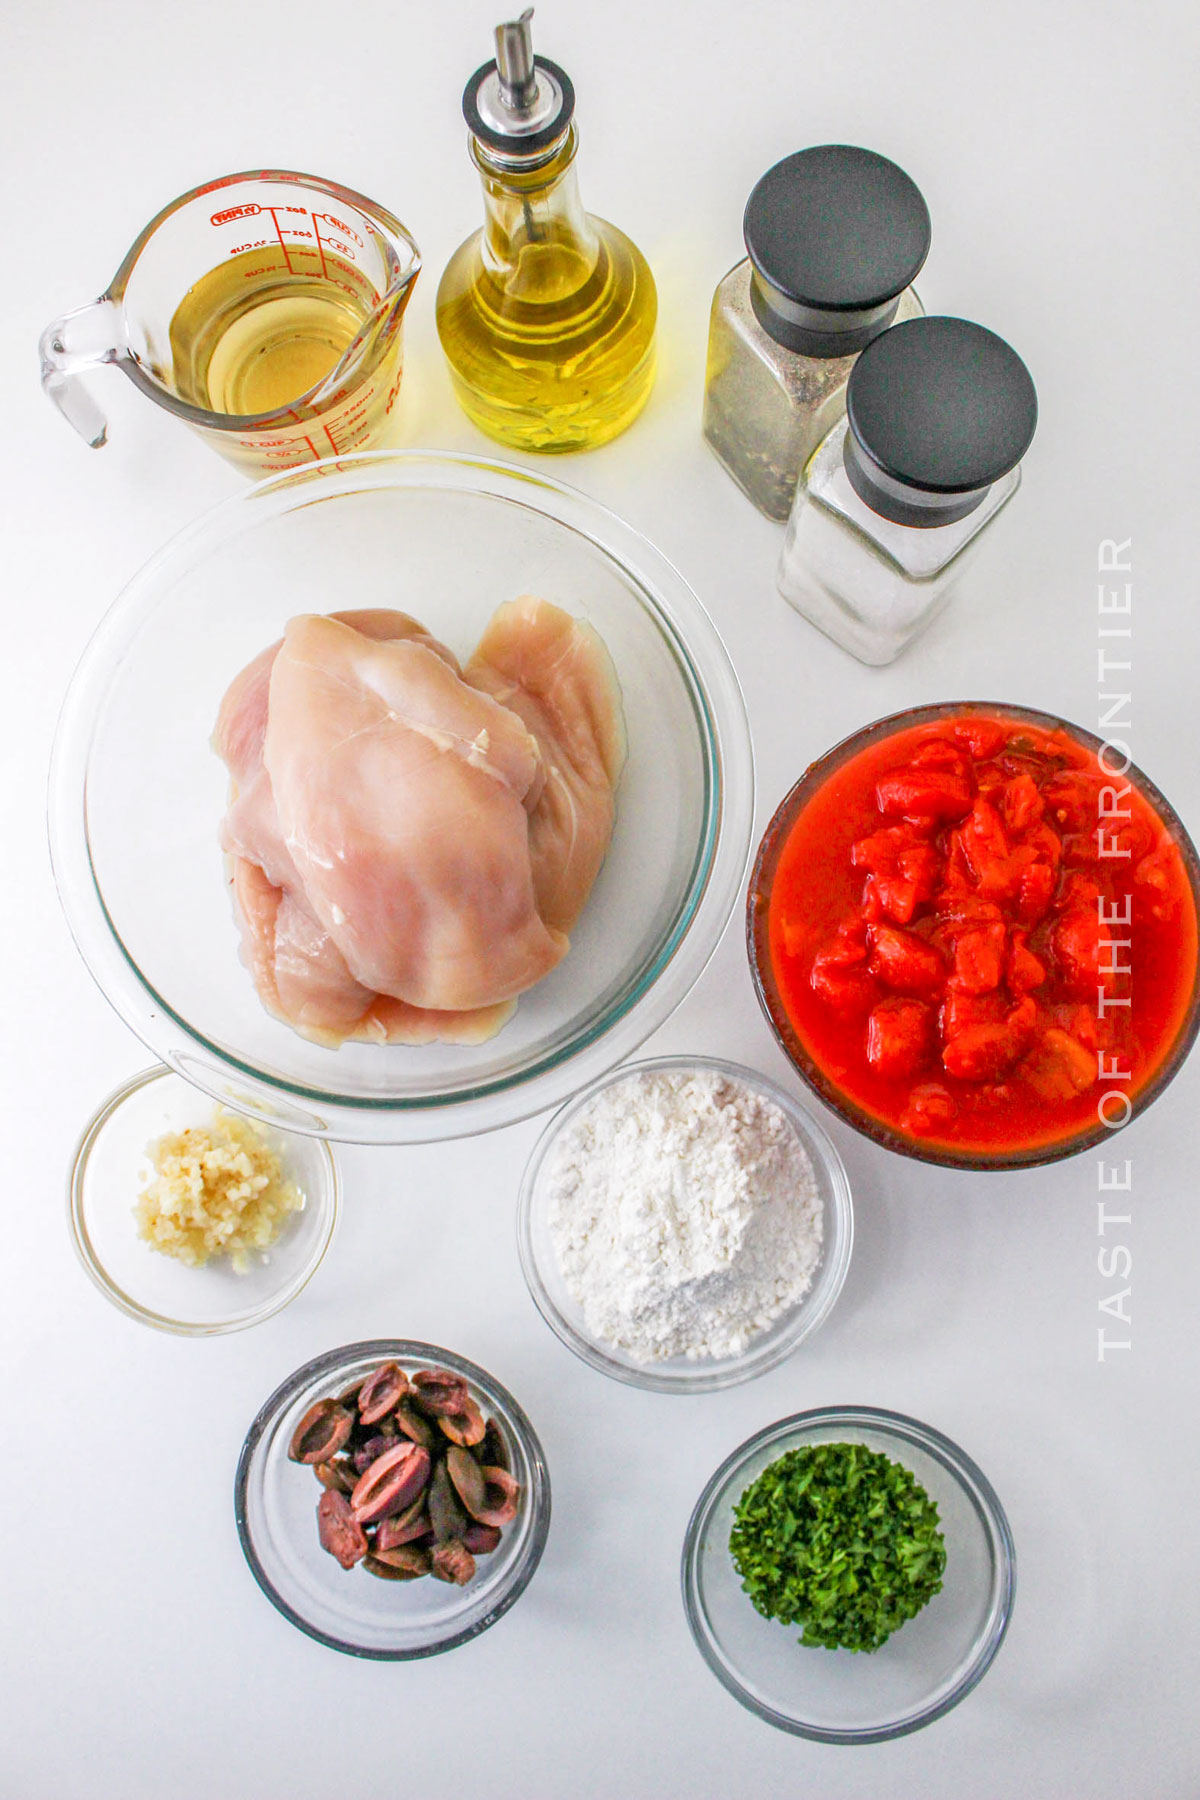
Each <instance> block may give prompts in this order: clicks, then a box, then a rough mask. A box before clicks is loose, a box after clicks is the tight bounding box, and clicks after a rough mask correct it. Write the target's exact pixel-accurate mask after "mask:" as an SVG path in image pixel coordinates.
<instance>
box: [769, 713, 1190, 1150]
mask: <svg viewBox="0 0 1200 1800" xmlns="http://www.w3.org/2000/svg"><path fill="white" fill-rule="evenodd" d="M975 714H981V715H984V716H988V717H1000V718H1004V717H1009V718H1012V719H1015V720H1017V721H1019V722H1021V723H1026V724H1030V725H1035V726H1038V727H1039V728H1040V729H1042V730H1055V731H1061V732H1064V733H1065V734H1066V735H1067V736H1068V737H1071V738H1073V739H1075V740H1076V741H1077V742H1078V743H1080V744H1081V745H1082V746H1083V747H1084V748H1085V749H1089V750H1092V751H1097V750H1099V749H1101V748H1102V747H1103V746H1104V744H1105V743H1107V742H1109V741H1111V740H1108V739H1105V738H1101V737H1097V736H1096V734H1095V733H1094V732H1091V731H1088V730H1087V729H1086V727H1084V726H1082V725H1076V724H1074V723H1073V722H1072V721H1071V720H1070V719H1064V718H1062V717H1060V716H1059V715H1058V714H1056V713H1047V712H1042V711H1039V710H1038V709H1037V708H1036V707H1031V706H1018V705H1016V704H1014V703H1013V702H1011V701H1000V700H962V701H950V700H940V701H934V702H929V703H927V704H924V705H921V706H909V707H905V708H903V709H902V710H901V711H899V712H894V713H889V714H887V715H886V716H885V717H884V718H881V719H875V720H873V721H872V722H871V723H870V724H868V725H863V726H860V727H859V728H858V730H856V731H852V732H850V733H849V734H848V736H846V737H844V738H842V739H841V740H840V741H839V742H838V743H836V744H834V745H833V747H832V749H829V750H827V751H825V753H824V755H822V756H819V757H818V758H817V759H816V761H815V762H813V763H810V764H809V766H808V768H807V769H806V770H805V771H804V773H803V774H802V775H801V776H800V778H799V780H797V781H796V782H794V783H793V784H792V786H791V787H790V788H789V789H788V791H787V793H786V794H785V795H784V797H783V799H782V800H781V801H780V802H779V805H778V806H777V807H776V808H775V811H774V812H773V813H772V815H771V818H770V820H769V822H768V824H767V826H766V829H765V830H764V832H763V834H762V837H761V839H760V841H759V845H758V849H757V850H756V852H755V854H754V861H753V865H752V867H751V871H750V882H749V886H748V888H747V892H746V954H747V958H748V960H749V963H750V974H751V979H752V980H753V983H754V991H755V994H756V995H757V997H758V1003H759V1006H760V1007H761V1009H762V1012H763V1015H764V1017H765V1018H766V1021H767V1023H768V1025H769V1026H770V1027H771V1030H772V1032H773V1033H774V1036H775V1039H776V1042H777V1043H778V1044H779V1046H780V1048H781V1049H782V1050H783V1052H784V1054H785V1055H786V1057H787V1059H788V1061H789V1062H790V1063H791V1065H792V1067H793V1068H794V1069H795V1071H796V1073H797V1074H798V1075H799V1076H800V1077H801V1079H802V1080H803V1081H804V1082H805V1083H806V1084H807V1085H808V1086H809V1087H810V1088H811V1089H812V1091H813V1093H814V1094H816V1096H817V1097H818V1099H820V1100H822V1101H824V1103H825V1105H826V1106H828V1107H829V1109H830V1110H831V1111H832V1112H833V1113H835V1114H836V1115H837V1117H838V1118H840V1119H842V1120H843V1121H844V1122H845V1123H846V1124H847V1125H850V1126H852V1127H853V1128H854V1130H855V1131H857V1132H860V1133H861V1134H862V1136H863V1137H866V1138H869V1139H870V1140H871V1141H872V1142H873V1143H876V1144H880V1145H881V1146H882V1147H883V1148H884V1149H885V1150H892V1151H895V1152H896V1154H897V1155H899V1156H907V1157H911V1158H912V1159H913V1160H914V1161H916V1162H923V1163H932V1164H936V1165H937V1166H939V1167H941V1168H947V1169H970V1170H972V1171H975V1172H979V1173H984V1172H987V1171H990V1170H1009V1169H1032V1168H1040V1167H1044V1166H1045V1164H1047V1163H1053V1162H1061V1161H1063V1160H1064V1159H1065V1158H1066V1157H1069V1156H1076V1155H1078V1154H1079V1153H1080V1152H1081V1151H1084V1150H1091V1149H1095V1148H1096V1147H1097V1146H1098V1145H1100V1144H1106V1143H1110V1142H1111V1141H1112V1139H1113V1137H1114V1136H1115V1135H1116V1132H1115V1130H1114V1129H1113V1128H1111V1127H1109V1126H1107V1125H1103V1124H1101V1123H1100V1122H1099V1120H1096V1121H1095V1122H1094V1123H1092V1124H1089V1125H1086V1126H1084V1127H1081V1128H1080V1129H1079V1130H1078V1131H1076V1132H1075V1133H1073V1134H1072V1135H1070V1136H1068V1137H1065V1138H1061V1139H1057V1140H1054V1141H1052V1142H1050V1143H1041V1144H1036V1145H1032V1146H1030V1147H1029V1148H1028V1149H1026V1150H1023V1151H1022V1150H1020V1149H1015V1150H1007V1151H1003V1152H1001V1153H998V1154H993V1153H990V1152H987V1151H982V1150H965V1149H964V1150H955V1149H953V1148H952V1147H949V1146H944V1145H936V1144H928V1145H927V1144H923V1143H922V1142H921V1141H920V1140H919V1139H916V1138H910V1137H906V1136H905V1135H904V1134H903V1133H902V1132H901V1131H899V1130H898V1129H897V1128H896V1127H895V1126H892V1125H888V1124H886V1123H885V1122H884V1121H883V1120H881V1119H877V1118H876V1117H875V1115H874V1114H873V1113H871V1112H869V1111H868V1110H867V1109H866V1108H865V1107H864V1106H862V1105H861V1104H860V1103H859V1102H858V1101H856V1100H854V1099H852V1098H851V1097H850V1096H849V1095H847V1094H845V1093H843V1091H842V1090H841V1089H840V1088H839V1087H838V1086H837V1084H836V1083H835V1082H834V1081H833V1080H832V1079H831V1078H830V1077H829V1076H828V1075H826V1074H825V1072H824V1070H823V1069H822V1068H821V1067H820V1065H819V1064H818V1063H817V1061H816V1059H815V1058H814V1057H812V1056H811V1055H810V1054H809V1052H808V1051H807V1050H806V1048H805V1046H804V1044H803V1043H802V1041H801V1039H800V1036H799V1034H798V1032H797V1031H796V1029H795V1027H794V1026H793V1025H792V1023H791V1021H790V1019H789V1018H788V1016H787V1012H786V1010H785V1008H784V1006H783V1003H782V1001H781V999H780V997H779V990H778V984H777V982H776V980H775V974H774V970H773V968H772V965H771V949H770V941H769V932H768V917H769V911H770V906H769V896H770V890H771V885H772V883H773V881H774V878H775V872H776V869H777V868H778V864H779V859H780V857H781V855H782V853H783V849H784V847H785V845H786V843H787V840H788V837H789V835H790V833H791V830H792V827H793V826H794V825H795V823H796V821H797V819H798V818H799V817H800V815H801V813H802V812H803V811H804V809H805V807H806V806H807V805H808V803H809V801H810V800H811V799H812V798H813V797H814V796H815V794H816V793H817V792H818V790H819V789H820V788H821V787H822V786H823V785H824V783H825V781H826V780H827V779H828V778H829V776H830V775H832V774H834V773H835V771H836V770H838V769H840V768H842V767H844V766H845V764H846V763H848V762H850V761H851V760H852V759H853V758H854V757H855V756H857V755H858V754H859V752H860V751H862V750H865V749H868V748H869V747H870V746H872V745H873V744H876V743H880V742H882V741H883V740H884V739H886V738H888V737H892V736H895V735H896V734H897V733H898V732H900V731H904V730H906V729H908V728H909V727H916V726H920V725H933V724H936V723H937V722H938V721H939V720H941V719H947V718H958V717H969V716H972V715H975ZM1113 779H1114V780H1117V781H1129V782H1131V783H1132V785H1133V786H1134V788H1135V789H1136V791H1137V792H1138V793H1139V794H1140V795H1141V797H1142V798H1143V799H1144V800H1146V801H1147V802H1148V803H1149V804H1150V806H1151V807H1152V808H1153V810H1154V811H1155V812H1156V813H1157V814H1158V817H1159V819H1160V820H1161V822H1162V824H1163V825H1164V826H1166V827H1167V829H1168V830H1170V831H1171V832H1172V834H1173V836H1174V838H1175V841H1176V844H1177V846H1178V848H1179V852H1180V857H1181V859H1182V862H1183V866H1184V870H1185V872H1186V875H1187V880H1188V886H1189V889H1190V891H1191V896H1192V906H1193V909H1194V911H1195V914H1196V921H1197V930H1198V933H1200V856H1198V854H1197V851H1196V846H1195V844H1194V843H1193V842H1192V839H1191V836H1190V834H1189V832H1188V830H1187V827H1186V826H1185V825H1184V823H1183V821H1182V819H1181V818H1180V816H1179V814H1178V813H1177V812H1176V810H1175V808H1174V807H1173V806H1172V805H1171V803H1170V801H1169V800H1168V799H1167V798H1166V796H1165V795H1164V794H1163V793H1162V792H1161V791H1160V790H1159V789H1158V788H1157V787H1156V786H1155V784H1154V782H1152V781H1151V780H1150V778H1149V777H1148V776H1147V775H1145V774H1143V772H1142V770H1141V769H1140V768H1139V767H1138V765H1137V764H1136V763H1134V762H1130V764H1129V766H1128V768H1126V769H1125V770H1123V771H1122V772H1121V773H1120V774H1119V775H1115V776H1114V777H1113ZM1198 1033H1200V956H1198V957H1197V964H1196V974H1195V977H1194V979H1193V984H1192V994H1191V999H1190V1001H1189V1003H1188V1008H1187V1011H1186V1013H1185V1015H1184V1019H1183V1022H1182V1024H1181V1026H1180V1029H1179V1033H1178V1036H1177V1038H1176V1040H1175V1043H1174V1044H1173V1045H1172V1047H1171V1050H1170V1053H1169V1055H1167V1056H1166V1057H1165V1058H1164V1059H1163V1062H1162V1064H1161V1066H1160V1067H1159V1069H1158V1072H1157V1073H1156V1074H1155V1076H1154V1078H1153V1079H1152V1080H1151V1081H1148V1082H1147V1083H1146V1084H1145V1086H1144V1087H1143V1088H1142V1089H1141V1090H1140V1091H1139V1093H1138V1094H1137V1095H1136V1097H1134V1098H1133V1100H1132V1103H1131V1104H1132V1111H1131V1112H1130V1113H1129V1115H1128V1117H1127V1118H1126V1119H1124V1120H1122V1122H1121V1129H1124V1127H1125V1126H1126V1125H1130V1124H1132V1123H1133V1121H1134V1119H1136V1118H1138V1117H1139V1116H1140V1115H1141V1114H1142V1113H1143V1112H1145V1110H1146V1108H1147V1107H1149V1106H1151V1105H1152V1104H1153V1102H1154V1101H1155V1100H1157V1099H1158V1097H1159V1095H1160V1094H1161V1093H1162V1092H1163V1090H1164V1089H1165V1088H1166V1087H1168V1086H1169V1085H1170V1083H1171V1082H1172V1081H1173V1080H1174V1078H1175V1076H1176V1075H1177V1074H1178V1073H1179V1071H1180V1069H1181V1068H1182V1067H1183V1064H1184V1062H1185V1061H1186V1060H1187V1057H1188V1053H1189V1052H1190V1050H1191V1048H1192V1046H1193V1044H1194V1043H1195V1041H1196V1037H1197V1034H1198Z"/></svg>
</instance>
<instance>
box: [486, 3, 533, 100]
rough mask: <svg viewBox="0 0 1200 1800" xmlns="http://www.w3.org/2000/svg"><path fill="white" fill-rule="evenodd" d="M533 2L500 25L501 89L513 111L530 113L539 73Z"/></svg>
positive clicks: (497, 69) (498, 31)
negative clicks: (507, 21) (534, 48)
mask: <svg viewBox="0 0 1200 1800" xmlns="http://www.w3.org/2000/svg"><path fill="white" fill-rule="evenodd" d="M532 17H533V8H532V6H527V7H526V8H525V11H524V12H523V13H522V14H521V16H520V18H519V19H513V20H510V21H509V23H508V24H506V25H497V27H496V71H497V73H498V75H499V77H500V93H501V96H502V98H503V100H504V102H505V105H506V106H508V107H509V108H510V109H511V110H512V111H513V112H517V113H527V112H529V111H530V109H531V108H532V106H533V104H534V102H535V101H536V99H537V89H538V84H537V73H536V71H535V69H534V66H533V32H532V31H531V30H530V27H529V21H530V19H532Z"/></svg>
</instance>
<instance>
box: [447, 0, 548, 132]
mask: <svg viewBox="0 0 1200 1800" xmlns="http://www.w3.org/2000/svg"><path fill="white" fill-rule="evenodd" d="M532 18H533V8H532V6H527V7H526V8H525V11H524V12H523V13H522V14H521V16H520V18H519V19H510V20H508V21H507V22H506V23H504V24H502V25H497V27H496V31H495V40H496V60H495V62H491V63H485V64H484V66H483V68H482V69H477V70H476V71H475V73H474V75H472V77H471V79H470V81H469V82H468V83H467V91H466V93H465V94H464V96H463V111H464V112H465V113H466V116H467V124H468V125H469V126H470V128H471V131H472V134H473V135H474V136H475V138H476V139H477V140H478V141H479V142H480V143H481V144H483V145H484V146H485V148H486V150H487V151H488V152H489V153H490V154H491V155H493V156H496V157H499V158H500V160H502V161H503V162H505V163H509V164H511V163H514V162H518V161H519V162H522V163H527V162H530V161H542V160H544V159H545V158H546V156H547V155H548V154H550V153H552V152H553V150H554V148H555V146H556V145H557V144H558V143H559V142H560V141H561V140H562V138H563V137H565V135H566V132H567V128H568V126H569V125H570V123H571V114H572V112H573V111H574V108H575V91H574V89H573V88H572V86H571V82H570V79H569V78H568V76H567V75H565V74H564V73H563V71H562V70H561V69H560V68H559V66H558V64H557V63H552V62H549V61H548V60H547V59H546V57H544V56H535V55H534V54H533V31H532V29H531V26H530V21H531V19H532Z"/></svg>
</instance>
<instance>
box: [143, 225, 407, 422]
mask: <svg viewBox="0 0 1200 1800" xmlns="http://www.w3.org/2000/svg"><path fill="white" fill-rule="evenodd" d="M261 264H262V252H261V251H258V250H243V251H242V253H241V255H240V256H235V257H233V258H231V260H230V261H229V262H223V263H218V265H217V267H216V268H215V269H210V270H209V272H208V274H207V275H204V276H202V277H201V278H200V280H199V281H198V282H197V283H196V284H195V286H194V287H191V288H189V289H188V292H187V294H186V295H185V296H184V298H183V300H182V301H181V302H180V304H179V306H178V307H177V309H176V312H175V316H174V318H173V319H172V320H171V373H172V379H173V381H174V385H175V390H176V392H177V393H178V394H179V395H180V397H181V398H182V399H184V400H190V401H191V403H192V405H193V406H202V407H204V408H205V409H206V410H207V411H208V412H214V413H237V414H242V415H245V414H250V413H268V412H275V411H276V410H277V409H278V408H279V407H284V406H290V405H291V403H292V401H293V400H299V399H300V398H301V396H302V395H304V394H307V393H309V392H310V391H311V390H312V389H314V388H316V387H319V386H320V384H321V382H323V381H324V380H325V378H326V376H327V375H330V374H332V372H333V370H334V369H335V368H336V367H337V365H338V363H339V362H341V360H342V358H343V356H345V354H346V352H347V350H349V348H350V346H351V344H353V342H354V340H355V338H356V337H357V336H358V334H359V332H360V331H361V330H362V329H363V326H364V325H366V324H367V323H368V321H369V320H370V317H371V314H372V312H373V311H374V307H375V300H376V295H375V293H374V292H373V290H372V289H370V288H369V287H367V286H366V284H365V283H364V284H363V286H362V288H361V289H359V290H357V291H356V289H355V288H354V287H353V286H352V284H351V283H350V282H349V281H347V280H346V279H345V277H344V276H343V278H342V279H341V280H340V281H338V282H336V283H335V282H333V281H330V280H328V279H327V278H324V277H322V276H321V275H319V274H318V275H304V274H292V273H290V272H289V271H288V270H286V269H282V270H281V269H270V268H268V269H263V268H262V266H261Z"/></svg>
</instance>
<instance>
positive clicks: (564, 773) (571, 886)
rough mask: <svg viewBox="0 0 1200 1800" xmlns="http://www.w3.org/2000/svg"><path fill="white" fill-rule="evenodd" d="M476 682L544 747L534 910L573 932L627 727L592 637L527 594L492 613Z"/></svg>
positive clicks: (607, 817)
mask: <svg viewBox="0 0 1200 1800" xmlns="http://www.w3.org/2000/svg"><path fill="white" fill-rule="evenodd" d="M466 678H467V680H468V681H469V682H471V683H472V685H473V686H475V687H478V688H481V689H482V690H483V692H484V693H487V694H491V695H492V696H493V698H495V699H496V700H499V701H501V702H502V703H503V705H505V706H508V707H511V708H512V710H513V711H514V712H516V713H519V714H520V716H521V718H522V719H523V720H524V721H525V723H526V725H527V726H528V727H529V730H530V731H531V732H532V734H533V736H534V737H535V738H536V739H537V741H538V743H539V745H540V746H541V750H542V755H543V757H544V758H545V763H546V783H545V786H544V788H543V789H542V793H541V797H540V799H539V800H538V802H537V804H536V805H535V806H534V808H533V809H532V812H531V813H530V818H529V852H530V859H531V862H532V865H533V884H534V891H535V892H536V894H537V904H538V911H539V912H540V914H541V916H542V918H543V919H544V920H545V921H546V924H547V925H548V926H550V928H551V929H552V930H556V931H570V930H571V928H572V927H573V925H574V924H575V921H576V919H577V918H578V917H579V915H580V913H581V912H582V911H583V907H584V903H585V901H586V900H587V897H588V895H589V894H590V893H591V891H592V886H593V884H594V882H595V880H596V876H597V875H598V874H599V872H600V865H601V863H602V862H603V861H604V858H605V854H606V853H607V850H608V844H609V839H610V838H611V837H612V828H613V815H614V810H615V808H614V800H613V794H614V790H615V788H616V785H617V782H618V780H619V779H620V775H621V770H622V768H623V767H624V763H625V749H626V746H625V721H624V715H623V713H622V710H621V689H620V686H619V684H618V682H617V672H616V670H615V669H614V668H613V664H612V658H611V656H610V655H609V654H608V651H607V650H606V649H605V647H604V644H603V642H602V640H601V638H600V637H599V635H598V633H597V632H595V631H593V629H592V627H591V626H590V625H586V624H584V623H583V621H582V620H580V619H573V618H571V616H570V615H569V614H568V613H565V612H563V611H562V610H561V608H560V607H557V606H551V605H550V603H549V602H548V601H546V600H538V599H536V598H535V597H534V596H533V595H532V594H527V595H525V596H524V597H523V598H522V599H520V600H511V601H509V602H508V603H507V604H506V605H504V606H501V607H499V608H498V609H497V611H496V612H495V613H494V614H493V615H492V619H491V623H490V624H489V625H488V628H487V630H486V631H485V632H484V634H483V637H482V638H481V640H480V643H479V648H478V649H477V650H476V652H475V654H474V656H473V657H472V658H471V660H470V662H469V663H468V664H467V667H466Z"/></svg>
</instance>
